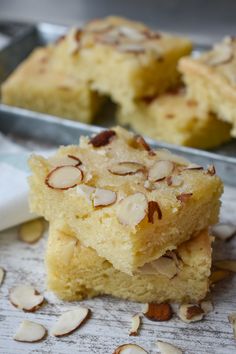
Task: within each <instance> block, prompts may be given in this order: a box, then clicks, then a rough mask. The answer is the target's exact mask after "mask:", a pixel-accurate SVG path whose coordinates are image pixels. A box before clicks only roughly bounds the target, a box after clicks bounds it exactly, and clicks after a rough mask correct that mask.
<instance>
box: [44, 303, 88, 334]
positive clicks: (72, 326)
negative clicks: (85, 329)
mask: <svg viewBox="0 0 236 354" xmlns="http://www.w3.org/2000/svg"><path fill="white" fill-rule="evenodd" d="M89 314H90V310H89V309H87V308H85V307H80V306H77V307H76V308H74V309H73V310H70V311H67V312H65V313H63V314H62V315H61V316H60V317H59V318H58V320H57V322H56V323H55V325H54V326H53V327H52V329H51V334H52V335H53V336H55V337H62V336H66V335H68V334H71V333H72V332H74V331H75V330H76V329H78V328H79V327H80V326H81V324H82V323H83V322H84V321H85V320H86V319H87V318H88V316H89Z"/></svg>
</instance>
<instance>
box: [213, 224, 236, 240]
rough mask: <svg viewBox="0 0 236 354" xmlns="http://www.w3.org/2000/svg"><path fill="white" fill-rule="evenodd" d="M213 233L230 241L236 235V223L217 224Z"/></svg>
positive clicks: (221, 238)
mask: <svg viewBox="0 0 236 354" xmlns="http://www.w3.org/2000/svg"><path fill="white" fill-rule="evenodd" d="M212 233H213V235H214V236H215V237H216V238H218V239H220V240H223V241H229V240H230V239H231V238H232V237H234V236H235V235H236V225H233V224H224V223H221V224H217V225H215V226H213V228H212Z"/></svg>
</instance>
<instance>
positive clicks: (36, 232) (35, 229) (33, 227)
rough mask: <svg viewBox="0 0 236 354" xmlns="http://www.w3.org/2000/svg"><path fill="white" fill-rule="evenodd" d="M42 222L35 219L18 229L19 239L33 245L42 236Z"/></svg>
mask: <svg viewBox="0 0 236 354" xmlns="http://www.w3.org/2000/svg"><path fill="white" fill-rule="evenodd" d="M43 232H44V220H43V219H36V220H32V221H28V222H25V223H24V224H22V225H21V226H20V228H19V239H20V240H21V241H23V242H26V243H35V242H37V241H38V240H39V239H40V238H41V237H42V235H43Z"/></svg>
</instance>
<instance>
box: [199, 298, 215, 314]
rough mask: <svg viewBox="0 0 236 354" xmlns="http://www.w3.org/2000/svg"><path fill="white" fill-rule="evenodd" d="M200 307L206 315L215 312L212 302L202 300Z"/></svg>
mask: <svg viewBox="0 0 236 354" xmlns="http://www.w3.org/2000/svg"><path fill="white" fill-rule="evenodd" d="M200 307H201V309H202V310H203V311H204V313H205V314H208V313H209V312H212V311H213V310H214V306H213V303H212V302H211V301H210V300H202V301H201V302H200Z"/></svg>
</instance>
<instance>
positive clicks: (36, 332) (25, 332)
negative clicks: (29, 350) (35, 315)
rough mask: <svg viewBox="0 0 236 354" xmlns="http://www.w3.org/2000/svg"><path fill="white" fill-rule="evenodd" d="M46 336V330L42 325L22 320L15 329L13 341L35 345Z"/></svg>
mask: <svg viewBox="0 0 236 354" xmlns="http://www.w3.org/2000/svg"><path fill="white" fill-rule="evenodd" d="M46 335H47V330H46V328H45V327H44V326H43V325H41V324H39V323H36V322H32V321H28V320H24V321H22V322H21V324H20V326H19V328H18V329H17V331H16V334H15V336H14V340H16V341H18V342H27V343H35V342H39V341H41V340H42V339H44V338H45V337H46Z"/></svg>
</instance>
